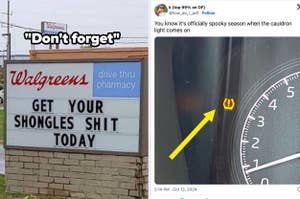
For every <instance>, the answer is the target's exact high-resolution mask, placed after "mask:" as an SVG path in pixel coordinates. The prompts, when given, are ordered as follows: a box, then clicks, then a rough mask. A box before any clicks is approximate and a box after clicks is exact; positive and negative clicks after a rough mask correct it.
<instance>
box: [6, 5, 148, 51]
mask: <svg viewBox="0 0 300 199" xmlns="http://www.w3.org/2000/svg"><path fill="white" fill-rule="evenodd" d="M147 4H148V2H147V0H84V1H83V0H10V5H11V6H10V7H11V12H12V16H11V23H12V24H15V25H20V26H25V27H31V28H37V29H40V27H41V21H50V22H58V23H66V24H68V32H69V33H70V32H73V31H79V32H80V33H107V32H109V31H120V32H121V33H122V36H124V37H142V38H132V39H122V40H120V44H119V46H120V45H122V46H124V45H127V46H128V45H130V46H146V45H147V43H146V42H147V33H148V29H147V20H148V19H147ZM6 9H7V0H0V22H6V15H5V14H3V12H6ZM24 31H25V30H22V29H19V28H14V27H12V28H11V33H12V54H28V50H29V49H30V48H31V45H30V44H29V41H27V40H24V38H23V32H24ZM3 33H6V27H5V26H4V25H3V24H2V25H0V50H4V49H6V38H4V37H3V36H2V34H3ZM38 48H45V47H42V46H37V47H36V49H38ZM75 48H79V46H75ZM0 54H2V53H1V52H0Z"/></svg>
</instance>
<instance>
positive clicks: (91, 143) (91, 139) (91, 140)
mask: <svg viewBox="0 0 300 199" xmlns="http://www.w3.org/2000/svg"><path fill="white" fill-rule="evenodd" d="M87 136H88V138H89V141H90V147H93V142H94V139H95V135H91V136H90V135H87Z"/></svg>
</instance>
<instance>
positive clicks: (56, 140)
mask: <svg viewBox="0 0 300 199" xmlns="http://www.w3.org/2000/svg"><path fill="white" fill-rule="evenodd" d="M53 135H54V136H55V145H56V146H58V136H59V135H60V133H53Z"/></svg>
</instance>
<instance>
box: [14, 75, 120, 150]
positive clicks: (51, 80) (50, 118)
mask: <svg viewBox="0 0 300 199" xmlns="http://www.w3.org/2000/svg"><path fill="white" fill-rule="evenodd" d="M11 74H12V80H11V81H12V82H11V83H12V84H26V85H33V86H37V90H41V89H43V87H44V86H45V85H51V86H55V85H56V86H60V85H86V84H88V82H87V79H86V76H85V75H82V76H78V75H77V76H44V75H43V74H42V73H41V74H40V75H39V73H37V75H36V76H34V77H33V76H31V77H32V78H27V79H26V78H25V79H23V80H24V81H20V80H19V81H16V77H17V75H18V74H17V73H14V72H11ZM23 74H24V73H23ZM28 77H30V76H28ZM55 101H56V100H55V99H49V98H47V99H39V98H35V99H33V100H32V103H31V110H32V113H31V114H16V115H15V116H14V127H15V128H19V129H37V130H47V129H49V130H54V131H53V136H54V142H55V146H57V147H76V148H93V147H94V145H95V143H94V142H95V137H96V133H118V120H119V118H117V117H105V116H104V107H105V104H104V102H103V100H99V99H66V101H67V108H68V114H57V113H55V112H54V110H55ZM78 115H80V116H83V117H82V118H83V119H82V120H81V122H83V123H84V131H85V133H78V132H76V129H75V128H74V127H75V125H76V124H75V119H74V118H75V117H76V116H78ZM68 131H69V132H68Z"/></svg>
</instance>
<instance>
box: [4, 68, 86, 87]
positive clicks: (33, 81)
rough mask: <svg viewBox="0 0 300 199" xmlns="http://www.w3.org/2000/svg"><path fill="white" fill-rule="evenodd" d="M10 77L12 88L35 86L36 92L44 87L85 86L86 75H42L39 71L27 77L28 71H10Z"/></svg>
mask: <svg viewBox="0 0 300 199" xmlns="http://www.w3.org/2000/svg"><path fill="white" fill-rule="evenodd" d="M9 73H10V74H11V75H12V76H11V84H12V85H14V86H21V85H25V86H37V90H38V91H39V90H41V89H42V88H44V86H46V85H49V86H64V85H74V86H76V85H87V84H88V82H87V80H86V74H84V75H82V76H79V75H65V76H62V75H56V76H54V75H44V74H43V72H42V71H39V72H38V73H36V74H35V75H28V71H27V70H26V69H25V70H23V71H16V70H12V71H9Z"/></svg>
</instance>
